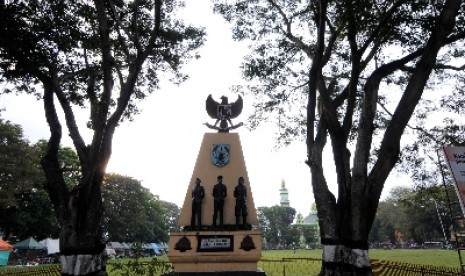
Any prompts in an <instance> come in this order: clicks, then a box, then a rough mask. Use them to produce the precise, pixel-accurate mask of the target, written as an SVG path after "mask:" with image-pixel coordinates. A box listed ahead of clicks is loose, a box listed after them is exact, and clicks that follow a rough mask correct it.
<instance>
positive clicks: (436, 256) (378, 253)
mask: <svg viewBox="0 0 465 276" xmlns="http://www.w3.org/2000/svg"><path fill="white" fill-rule="evenodd" d="M368 254H369V256H370V258H371V259H378V260H383V261H391V262H402V263H410V264H421V265H433V266H446V267H455V268H460V261H459V256H458V253H457V251H455V250H425V249H418V250H403V249H393V250H384V249H371V250H370V251H368ZM321 255H322V250H318V249H317V250H296V253H295V254H294V252H293V251H292V250H273V251H263V252H262V258H264V259H274V258H320V259H321ZM462 257H463V258H464V260H465V256H462Z"/></svg>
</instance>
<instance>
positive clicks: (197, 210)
mask: <svg viewBox="0 0 465 276" xmlns="http://www.w3.org/2000/svg"><path fill="white" fill-rule="evenodd" d="M201 182H202V181H201V180H200V179H199V178H197V179H195V187H194V189H193V190H192V217H191V228H192V229H194V228H195V219H196V217H197V225H198V228H201V227H202V200H203V198H204V197H205V190H204V188H203V186H200V183H201Z"/></svg>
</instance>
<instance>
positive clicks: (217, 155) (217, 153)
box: [211, 144, 230, 168]
mask: <svg viewBox="0 0 465 276" xmlns="http://www.w3.org/2000/svg"><path fill="white" fill-rule="evenodd" d="M229 151H230V145H229V144H213V146H212V155H211V161H212V163H213V164H214V165H215V166H217V167H220V168H221V167H224V166H226V165H227V164H228V163H229Z"/></svg>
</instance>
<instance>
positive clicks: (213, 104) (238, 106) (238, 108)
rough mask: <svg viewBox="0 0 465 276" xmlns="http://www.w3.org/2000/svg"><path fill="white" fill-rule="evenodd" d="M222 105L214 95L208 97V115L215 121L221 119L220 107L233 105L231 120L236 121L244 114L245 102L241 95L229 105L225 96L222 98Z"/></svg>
mask: <svg viewBox="0 0 465 276" xmlns="http://www.w3.org/2000/svg"><path fill="white" fill-rule="evenodd" d="M221 99H222V101H221V103H219V102H217V101H215V100H214V99H213V97H212V95H211V94H210V95H208V98H207V101H206V108H207V113H208V115H209V116H210V117H211V118H213V119H220V118H218V106H219V105H231V117H229V119H234V118H236V117H237V116H239V114H241V112H242V107H243V101H242V97H241V95H239V97H238V98H237V100H236V101H235V102H233V103H228V98H227V97H225V96H223V97H221Z"/></svg>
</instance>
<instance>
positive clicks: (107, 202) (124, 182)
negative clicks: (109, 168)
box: [102, 174, 168, 242]
mask: <svg viewBox="0 0 465 276" xmlns="http://www.w3.org/2000/svg"><path fill="white" fill-rule="evenodd" d="M102 198H103V206H104V211H103V215H104V218H103V229H104V232H105V235H106V236H108V238H109V239H110V241H124V242H167V241H168V225H167V222H165V220H164V218H165V216H164V215H165V210H164V207H163V204H162V202H161V201H160V200H159V199H158V197H157V196H155V195H153V194H152V193H151V192H150V191H149V190H148V189H147V188H144V187H143V186H142V184H141V183H140V181H138V180H136V179H134V178H131V177H128V176H122V175H118V174H107V175H106V176H105V178H104V182H103V186H102Z"/></svg>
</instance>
